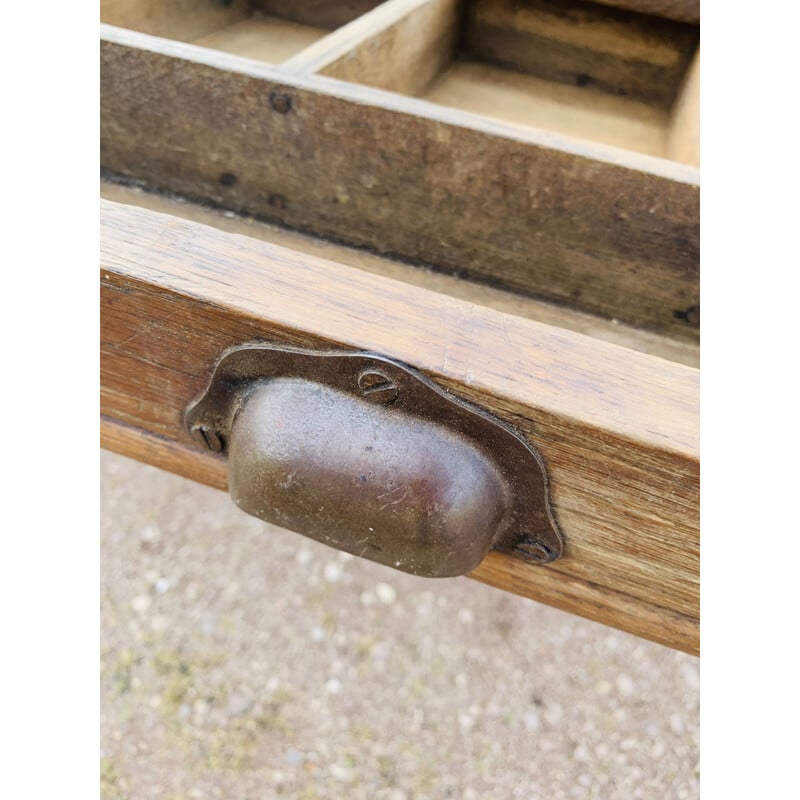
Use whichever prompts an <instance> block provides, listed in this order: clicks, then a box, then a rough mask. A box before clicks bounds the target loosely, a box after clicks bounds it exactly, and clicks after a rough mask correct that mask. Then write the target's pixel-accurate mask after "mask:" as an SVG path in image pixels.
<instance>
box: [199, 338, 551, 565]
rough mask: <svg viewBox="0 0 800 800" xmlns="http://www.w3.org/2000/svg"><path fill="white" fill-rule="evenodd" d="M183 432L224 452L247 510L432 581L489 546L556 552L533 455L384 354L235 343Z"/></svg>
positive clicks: (531, 556) (510, 433)
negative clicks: (187, 429)
mask: <svg viewBox="0 0 800 800" xmlns="http://www.w3.org/2000/svg"><path fill="white" fill-rule="evenodd" d="M186 424H187V427H188V428H189V430H190V431H191V432H192V433H193V435H194V436H195V437H196V439H197V440H198V442H201V443H203V444H204V445H205V446H207V447H210V448H211V449H212V450H216V451H218V452H223V453H225V454H227V457H228V470H229V486H230V492H231V496H232V497H233V500H234V502H235V503H236V504H237V505H238V506H239V507H240V508H241V509H242V510H243V511H246V512H247V513H249V514H252V515H253V516H256V517H259V518H260V519H263V520H266V521H268V522H272V523H275V524H277V525H280V526H282V527H284V528H289V529H291V530H294V531H297V532H298V533H302V534H304V535H305V536H310V537H311V538H313V539H317V540H319V541H321V542H325V543H326V544H329V545H331V546H332V547H336V548H339V549H340V550H345V551H347V552H349V553H352V554H354V555H357V556H363V557H364V558H369V559H371V560H373V561H377V562H379V563H381V564H386V565H387V566H390V567H394V568H396V569H400V570H403V571H404V572H410V573H413V574H415V575H425V576H429V577H448V576H453V575H461V574H464V573H465V572H469V571H470V570H472V569H474V568H475V567H476V566H477V565H478V564H479V563H480V562H481V560H482V559H483V558H484V556H485V555H486V553H487V552H488V551H489V550H491V549H494V550H500V551H503V552H507V553H510V554H513V555H515V556H518V557H520V558H523V559H525V560H528V561H534V562H538V563H547V562H548V561H552V560H553V559H555V558H558V556H559V555H561V551H562V543H561V536H560V534H559V531H558V527H557V525H556V523H555V520H554V518H553V514H552V512H551V509H550V504H549V499H548V493H547V478H546V473H545V469H544V463H543V461H542V459H541V457H540V456H539V455H538V453H536V451H535V450H534V449H533V447H532V446H531V445H530V444H529V443H528V442H527V441H526V440H525V439H524V438H522V437H521V436H520V435H519V434H518V433H516V432H515V431H514V430H512V429H511V428H510V427H509V426H507V425H505V424H504V423H502V422H501V421H500V420H498V419H496V418H495V417H493V416H492V415H491V414H489V413H488V412H487V411H485V410H483V409H481V408H478V407H477V406H474V405H472V404H470V403H467V402H465V401H464V400H461V399H460V398H457V397H455V396H453V395H451V394H449V393H448V392H447V391H445V390H444V389H442V388H441V387H439V386H437V385H436V384H435V383H433V382H432V381H430V380H429V379H427V378H425V377H424V376H423V375H421V374H420V373H419V372H417V371H416V370H413V369H411V368H409V367H407V366H405V365H403V364H401V363H399V362H396V361H393V360H391V359H388V358H385V357H383V356H379V355H375V354H373V353H352V352H339V351H332V352H319V351H309V350H298V349H293V348H288V347H283V346H276V345H270V344H261V343H258V344H247V345H241V346H239V347H235V348H232V349H231V350H228V351H227V352H226V353H224V354H223V356H222V358H221V359H220V360H219V362H218V363H217V365H216V368H215V370H214V374H213V376H212V378H211V382H210V384H209V386H208V388H207V389H206V391H205V392H204V394H203V395H202V397H200V398H199V399H198V400H197V401H195V402H194V403H193V404H192V405H191V406H190V407H189V409H188V411H187V413H186Z"/></svg>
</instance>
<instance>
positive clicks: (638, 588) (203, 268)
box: [101, 201, 699, 652]
mask: <svg viewBox="0 0 800 800" xmlns="http://www.w3.org/2000/svg"><path fill="white" fill-rule="evenodd" d="M102 209H103V210H102V246H101V301H102V342H101V344H102V347H101V353H102V362H101V364H102V378H101V380H102V393H101V413H102V414H104V415H105V416H106V417H108V418H109V419H110V420H112V421H113V422H114V423H118V424H121V425H124V426H127V429H130V430H133V431H134V433H133V434H132V435H131V436H130V437H128V444H124V443H123V444H120V445H119V446H118V447H117V449H120V450H121V451H122V452H128V453H129V454H131V455H134V456H135V457H140V458H142V457H143V458H145V459H146V460H149V461H151V462H157V461H159V460H160V459H161V456H160V455H156V453H155V451H159V450H161V449H163V450H164V451H165V452H167V453H168V454H171V455H169V458H167V456H165V457H164V458H165V459H166V461H169V459H170V458H171V459H172V464H173V467H175V465H176V460H177V462H180V464H184V465H185V462H186V460H187V459H188V461H189V462H194V463H195V466H194V467H189V466H181V467H180V469H179V471H182V470H184V469H185V470H187V471H188V470H195V473H194V476H197V475H198V474H202V472H203V469H204V468H203V467H201V466H199V465H200V464H203V463H206V462H207V460H208V458H209V456H208V455H207V454H205V453H201V452H200V451H197V450H196V448H195V447H194V445H192V444H191V440H190V439H189V437H188V435H187V434H186V432H185V431H184V430H183V425H182V417H183V412H184V409H185V407H186V405H187V404H188V403H189V402H190V401H191V400H192V399H193V398H194V397H195V396H196V395H197V394H198V393H199V392H200V391H201V390H202V388H203V387H204V385H205V383H206V381H207V379H208V375H209V370H210V368H211V367H212V365H213V363H214V362H215V360H216V358H217V357H218V356H219V354H220V353H221V352H222V350H224V348H225V347H227V346H230V345H232V344H236V343H240V342H243V341H250V340H256V339H258V340H269V341H282V342H286V343H289V344H295V345H300V346H306V347H331V346H340V347H347V348H354V349H367V350H374V351H377V352H381V353H384V354H386V355H389V356H391V357H394V358H397V359H399V360H401V361H404V362H406V363H410V364H412V365H413V366H416V367H417V368H419V369H421V370H422V371H423V372H425V373H426V374H428V375H429V376H430V377H431V378H433V379H434V380H437V381H438V382H439V383H441V384H442V385H443V386H444V387H445V388H447V389H448V390H449V391H452V392H454V393H456V394H459V395H460V396H463V397H464V398H466V399H468V400H471V401H472V402H477V403H479V404H482V405H484V406H486V407H488V408H489V409H490V410H491V411H492V412H493V413H495V414H497V415H498V416H499V417H501V418H502V419H504V420H506V421H507V422H509V423H510V424H512V425H514V426H516V427H517V428H518V429H519V430H521V432H522V433H523V434H524V435H526V436H527V437H528V438H529V439H530V440H531V441H532V442H533V444H534V445H535V446H536V447H537V448H538V449H539V450H540V452H541V453H542V456H543V457H544V459H545V461H546V463H547V466H548V470H549V474H550V480H551V489H552V496H553V503H554V508H555V511H556V515H557V517H558V520H559V523H560V525H561V528H562V531H563V533H564V536H565V543H566V550H565V555H564V557H563V558H562V559H559V561H558V562H556V563H555V564H554V565H552V568H551V567H546V568H539V567H533V566H531V565H525V564H522V563H521V562H520V563H517V562H516V561H515V560H514V559H508V558H506V557H503V556H493V557H492V558H491V559H489V560H488V561H487V562H485V565H483V566H482V567H481V569H480V570H479V571H478V576H479V577H481V578H482V579H485V580H487V581H489V582H492V583H494V584H496V585H500V586H502V587H505V588H508V589H510V590H512V591H516V592H519V593H522V594H526V595H528V596H533V597H539V598H540V599H543V600H545V601H546V602H552V603H553V604H555V605H558V606H560V607H562V608H566V609H567V610H571V611H574V612H575V613H582V614H585V615H587V616H591V617H592V618H595V619H599V620H600V621H605V622H608V623H609V624H613V625H617V626H619V627H622V628H624V629H626V630H630V631H632V632H634V633H637V634H638V635H642V636H646V637H648V638H652V639H654V640H656V641H660V642H663V643H666V644H669V645H671V646H675V647H680V648H682V649H686V650H688V651H690V652H695V651H696V650H697V647H698V566H699V565H698V556H699V553H698V545H699V539H698V488H699V487H698V481H699V464H698V441H697V392H698V373H697V370H693V369H689V368H687V367H683V366H680V365H677V364H673V363H670V362H667V361H663V360H661V359H658V358H653V357H650V356H645V355H642V354H639V353H635V352H633V351H630V350H625V349H623V348H619V347H616V346H614V345H610V344H606V343H603V342H598V341H595V340H592V339H589V338H587V337H584V336H581V335H578V334H574V333H570V332H568V331H563V330H559V329H555V328H551V327H548V326H545V325H541V324H538V323H535V322H532V321H530V320H525V319H521V318H519V317H513V316H509V315H506V314H502V313H499V312H496V311H493V310H491V309H486V308H483V307H480V306H475V305H473V304H470V303H465V302H463V301H461V300H457V299H454V298H450V297H447V296H444V295H440V294H436V293H433V292H430V291H426V290H423V289H419V288H417V287H414V286H409V285H408V284H401V283H397V282H395V281H392V280H390V279H387V278H383V277H380V276H375V275H371V274H368V273H366V272H364V271H361V270H353V269H351V268H347V267H343V266H341V265H337V264H335V263H333V262H328V261H324V260H322V259H318V258H314V257H312V256H309V255H306V254H299V253H295V252H292V251H290V250H287V249H285V248H280V247H276V246H274V245H269V244H267V243H265V242H259V241H257V240H254V239H250V238H246V237H241V236H236V235H231V234H226V233H223V232H220V231H218V230H215V229H213V228H209V227H205V226H202V225H198V224H197V223H193V222H189V221H186V220H182V219H178V218H175V217H170V216H166V215H159V214H155V213H153V212H150V211H147V210H145V209H137V208H133V207H131V206H121V205H117V204H114V203H109V202H108V201H103V203H102ZM142 435H145V436H147V437H149V438H148V439H147V441H148V442H149V445H141V444H138V445H133V444H131V443H130V441H129V440H130V439H131V438H132V439H134V440H136V441H141V436H142ZM123 438H124V437H123ZM160 442H163V448H162V445H160V444H159V443H160ZM150 445H153V446H152V447H150ZM137 448H138V449H137ZM198 459H199V460H198ZM162 465H165V466H168V464H167V463H165V464H162ZM219 474H220V473H219V471H218V469H217V471H215V472H214V476H216V477H214V476H212V477H211V478H210V479H209V480H208V481H207V482H211V483H212V484H213V483H214V482H215V481H218V478H219Z"/></svg>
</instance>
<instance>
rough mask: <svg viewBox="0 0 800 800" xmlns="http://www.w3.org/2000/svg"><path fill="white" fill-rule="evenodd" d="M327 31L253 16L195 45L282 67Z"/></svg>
mask: <svg viewBox="0 0 800 800" xmlns="http://www.w3.org/2000/svg"><path fill="white" fill-rule="evenodd" d="M326 33H327V31H326V30H325V29H324V28H317V27H314V26H313V25H303V24H301V23H299V22H291V21H289V20H285V19H278V18H277V17H267V16H262V15H259V16H253V17H250V18H249V19H245V20H241V21H240V22H236V23H234V24H233V25H229V26H228V27H226V28H220V29H219V30H216V31H214V32H213V33H209V34H207V35H205V36H201V37H200V38H199V39H196V40H195V41H194V44H197V45H200V46H201V47H211V48H213V49H215V50H222V51H223V52H226V53H234V54H236V55H239V56H245V57H247V58H256V59H258V60H260V61H266V62H267V63H269V64H280V63H281V62H283V61H286V60H287V59H289V58H291V57H292V56H294V55H295V54H297V53H299V52H301V51H302V50H305V49H306V48H308V47H310V46H311V45H312V44H314V42H317V41H319V40H320V39H322V38H323V37H324V36H325V34H326Z"/></svg>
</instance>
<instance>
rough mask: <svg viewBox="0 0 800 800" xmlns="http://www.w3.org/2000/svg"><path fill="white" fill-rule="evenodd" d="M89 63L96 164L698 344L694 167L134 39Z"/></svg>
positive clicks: (108, 43) (107, 38)
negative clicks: (93, 68) (284, 108)
mask: <svg viewBox="0 0 800 800" xmlns="http://www.w3.org/2000/svg"><path fill="white" fill-rule="evenodd" d="M101 55H102V66H101V163H102V165H103V166H104V167H105V168H106V169H107V170H109V171H110V172H113V173H117V174H120V175H124V176H129V177H131V178H136V179H139V180H143V181H145V182H147V183H149V184H151V185H153V186H154V187H157V188H161V189H167V190H171V191H176V192H178V193H181V194H184V195H186V196H189V197H195V198H198V199H202V200H206V201H211V202H214V203H217V204H219V205H221V206H223V207H227V208H231V209H233V210H239V211H245V212H247V213H250V214H254V215H256V216H259V217H262V218H265V219H268V220H274V221H278V222H281V223H282V224H285V225H288V226H290V227H294V228H297V229H300V230H304V231H310V232H313V233H315V234H319V235H323V236H327V237H329V238H333V239H338V240H341V241H344V242H347V243H350V244H356V245H360V246H366V247H370V248H373V249H375V250H376V251H380V252H383V253H387V254H394V255H396V256H398V257H400V258H402V259H405V260H408V261H411V262H415V263H422V264H426V265H429V266H433V267H435V268H437V269H440V270H443V271H446V272H451V273H456V274H458V275H459V276H462V277H468V278H472V279H475V280H479V281H484V282H486V283H490V284H492V285H494V286H497V287H501V288H505V289H510V290H512V291H515V292H520V293H524V294H528V295H531V296H538V297H541V298H543V299H548V300H552V301H555V302H559V303H565V304H569V305H571V306H573V307H575V308H577V309H579V310H582V311H589V312H592V313H596V314H600V315H602V316H606V317H611V318H616V319H619V320H622V321H624V322H628V323H630V324H633V325H637V326H641V327H646V328H650V329H653V330H657V331H662V332H671V333H672V334H674V335H677V336H681V335H683V336H685V337H686V338H688V339H692V338H695V339H696V337H697V333H698V329H697V328H696V327H693V324H692V322H691V319H693V318H692V317H691V316H690V320H689V321H687V318H686V313H685V312H686V309H688V308H690V307H694V306H697V305H698V302H699V281H698V254H699V220H698V213H699V186H698V174H697V171H696V170H695V169H692V168H688V167H684V166H682V165H678V164H672V163H670V162H666V161H663V160H660V159H652V158H647V157H646V156H640V155H637V154H633V153H626V152H624V151H621V150H616V149H611V148H608V149H605V148H603V147H601V146H600V145H596V146H592V145H588V144H585V143H582V142H579V141H577V140H573V139H568V138H566V137H559V136H556V135H554V134H548V133H546V132H544V131H537V130H533V129H531V130H527V129H523V128H520V127H517V126H513V125H506V124H503V123H501V122H495V121H491V120H487V119H482V118H480V117H476V116H474V115H470V114H466V113H461V112H458V111H455V110H452V109H447V108H443V107H439V106H436V105H434V104H431V103H426V102H423V101H420V100H415V99H413V98H408V97H404V96H402V95H398V94H394V93H390V92H383V91H380V90H376V89H373V88H371V87H366V86H356V85H353V84H350V83H345V82H342V81H337V80H334V79H331V78H327V77H323V76H310V77H304V76H290V75H286V74H282V73H281V72H280V71H279V70H278V69H277V68H271V67H269V66H268V65H265V64H260V63H258V62H255V61H249V60H246V59H242V58H238V57H236V56H231V55H228V54H224V53H216V52H213V51H209V50H203V49H200V48H196V47H193V46H191V45H185V44H181V43H177V42H165V41H164V40H161V39H154V38H152V37H147V36H144V35H142V34H137V33H133V32H130V31H121V30H119V29H114V28H109V27H106V28H105V31H104V41H103V42H102V45H101ZM274 93H279V94H285V95H286V96H287V97H288V98H289V99H290V101H291V110H290V111H289V113H285V114H281V113H278V112H276V111H275V110H274V109H273V108H272V106H271V103H270V100H269V98H270V96H271V95H272V94H274Z"/></svg>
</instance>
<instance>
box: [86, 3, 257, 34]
mask: <svg viewBox="0 0 800 800" xmlns="http://www.w3.org/2000/svg"><path fill="white" fill-rule="evenodd" d="M249 14H250V8H249V2H248V0H231V2H230V3H227V4H226V3H220V2H219V0H100V19H101V20H102V21H103V22H104V23H107V24H109V25H117V26H119V27H120V28H130V29H132V30H135V31H140V32H141V33H148V34H151V35H152V36H163V37H165V38H167V39H176V40H178V41H181V42H191V41H194V40H195V39H198V38H200V37H201V36H205V35H207V34H210V33H213V32H214V31H217V30H219V29H220V28H225V27H227V26H229V25H233V24H234V23H236V22H240V21H242V20H244V19H246V18H247V17H248V16H249Z"/></svg>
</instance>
